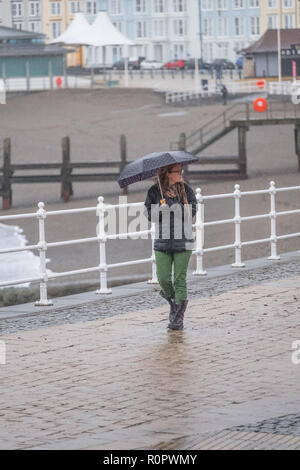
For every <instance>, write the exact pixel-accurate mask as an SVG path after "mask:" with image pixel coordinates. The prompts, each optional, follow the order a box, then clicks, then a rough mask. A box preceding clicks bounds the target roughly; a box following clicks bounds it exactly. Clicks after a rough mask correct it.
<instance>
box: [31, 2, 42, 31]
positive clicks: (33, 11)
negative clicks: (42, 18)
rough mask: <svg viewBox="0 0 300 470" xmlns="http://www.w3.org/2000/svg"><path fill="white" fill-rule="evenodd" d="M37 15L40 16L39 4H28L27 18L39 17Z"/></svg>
mask: <svg viewBox="0 0 300 470" xmlns="http://www.w3.org/2000/svg"><path fill="white" fill-rule="evenodd" d="M39 15H40V2H30V3H29V16H39ZM32 31H33V30H32Z"/></svg>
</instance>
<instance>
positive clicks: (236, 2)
mask: <svg viewBox="0 0 300 470" xmlns="http://www.w3.org/2000/svg"><path fill="white" fill-rule="evenodd" d="M233 8H234V9H235V10H240V9H241V8H245V1H244V0H233Z"/></svg>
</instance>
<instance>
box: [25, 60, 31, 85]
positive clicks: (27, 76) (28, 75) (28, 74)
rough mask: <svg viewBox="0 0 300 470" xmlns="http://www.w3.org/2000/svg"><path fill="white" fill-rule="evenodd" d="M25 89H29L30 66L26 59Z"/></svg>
mask: <svg viewBox="0 0 300 470" xmlns="http://www.w3.org/2000/svg"><path fill="white" fill-rule="evenodd" d="M26 89H27V91H30V68H29V62H28V60H27V61H26Z"/></svg>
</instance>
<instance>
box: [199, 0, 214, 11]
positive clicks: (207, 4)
mask: <svg viewBox="0 0 300 470" xmlns="http://www.w3.org/2000/svg"><path fill="white" fill-rule="evenodd" d="M201 5H202V10H203V11H211V10H212V9H213V0H202V4H201Z"/></svg>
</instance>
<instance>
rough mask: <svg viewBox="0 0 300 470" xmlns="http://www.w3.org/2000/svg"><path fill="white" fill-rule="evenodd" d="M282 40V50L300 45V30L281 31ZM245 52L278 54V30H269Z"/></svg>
mask: <svg viewBox="0 0 300 470" xmlns="http://www.w3.org/2000/svg"><path fill="white" fill-rule="evenodd" d="M280 38H281V48H282V49H288V48H290V47H291V45H292V44H300V29H281V30H280ZM244 52H245V53H246V54H253V53H261V52H277V29H267V31H266V32H265V33H264V34H263V35H262V36H261V37H260V38H259V39H258V40H257V41H256V42H255V43H254V44H252V45H251V46H249V47H247V48H246V49H244Z"/></svg>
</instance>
